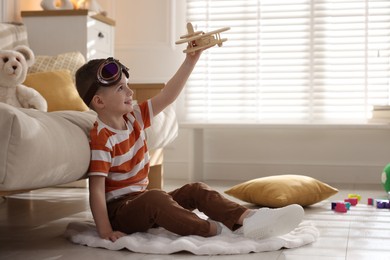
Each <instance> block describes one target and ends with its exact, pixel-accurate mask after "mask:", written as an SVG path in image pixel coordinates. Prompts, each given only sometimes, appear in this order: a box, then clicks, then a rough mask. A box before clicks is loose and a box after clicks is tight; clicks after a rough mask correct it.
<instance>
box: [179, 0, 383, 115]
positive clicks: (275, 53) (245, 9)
mask: <svg viewBox="0 0 390 260" xmlns="http://www.w3.org/2000/svg"><path fill="white" fill-rule="evenodd" d="M187 17H188V21H189V22H192V24H193V25H194V26H195V30H202V31H205V32H207V31H211V30H215V29H218V28H221V27H226V26H229V27H231V29H230V30H229V31H227V32H224V33H222V36H223V37H226V38H228V41H227V42H226V43H224V46H223V47H222V48H218V47H213V48H211V49H209V50H207V51H206V52H204V53H203V55H202V58H201V60H200V61H199V63H198V65H197V67H196V68H195V70H194V72H193V74H192V75H191V77H190V79H189V81H188V84H187V87H186V89H185V95H184V111H185V112H184V118H183V120H184V121H189V122H203V123H207V122H218V121H228V122H242V121H247V122H255V123H262V122H264V123H267V122H282V123H283V122H297V123H335V122H354V123H356V122H365V121H366V119H367V118H369V117H370V111H371V109H372V106H373V105H376V104H381V105H383V104H388V103H389V93H390V83H389V76H390V75H389V74H390V73H389V72H390V65H389V61H390V57H389V53H390V1H388V0H384V1H379V0H377V1H376V0H187Z"/></svg>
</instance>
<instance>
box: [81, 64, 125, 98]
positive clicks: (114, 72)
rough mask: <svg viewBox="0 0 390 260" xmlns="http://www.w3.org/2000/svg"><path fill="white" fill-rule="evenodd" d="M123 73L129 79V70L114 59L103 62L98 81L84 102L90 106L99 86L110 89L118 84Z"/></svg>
mask: <svg viewBox="0 0 390 260" xmlns="http://www.w3.org/2000/svg"><path fill="white" fill-rule="evenodd" d="M122 72H123V73H124V74H125V76H126V78H129V68H127V67H126V66H125V65H123V64H122V63H120V62H119V60H116V59H114V58H113V57H110V58H107V59H106V60H105V61H103V62H102V63H101V64H100V65H99V68H98V70H97V73H96V80H95V81H94V82H92V84H91V86H90V87H89V89H88V91H87V93H86V94H85V95H84V98H83V100H84V102H85V103H86V104H87V105H89V103H90V102H91V100H92V98H93V96H94V95H95V93H96V91H97V90H98V88H99V86H102V87H109V86H112V85H115V84H117V83H118V82H119V81H121V79H122Z"/></svg>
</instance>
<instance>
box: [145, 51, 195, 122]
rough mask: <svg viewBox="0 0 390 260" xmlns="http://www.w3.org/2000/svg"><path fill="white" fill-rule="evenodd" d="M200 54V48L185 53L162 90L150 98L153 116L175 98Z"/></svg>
mask: <svg viewBox="0 0 390 260" xmlns="http://www.w3.org/2000/svg"><path fill="white" fill-rule="evenodd" d="M201 54H202V51H201V50H200V51H197V52H195V53H194V54H187V56H186V58H185V60H184V62H183V63H182V65H181V66H180V68H179V69H178V70H177V72H176V73H175V75H173V77H172V78H171V79H170V80H169V81H168V82H167V84H166V85H165V87H164V88H163V90H162V91H161V92H160V93H159V94H157V95H156V96H154V97H153V98H152V99H151V102H152V107H153V115H154V116H156V115H157V114H158V113H160V112H161V111H163V110H164V109H165V108H166V107H167V106H168V105H170V104H171V103H172V102H173V101H175V100H176V98H177V97H178V96H179V94H180V92H181V91H182V89H183V88H184V86H185V84H186V82H187V80H188V78H189V76H190V75H191V73H192V71H193V69H194V68H195V65H196V63H197V62H198V60H199V58H200V55H201Z"/></svg>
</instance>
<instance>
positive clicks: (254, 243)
mask: <svg viewBox="0 0 390 260" xmlns="http://www.w3.org/2000/svg"><path fill="white" fill-rule="evenodd" d="M65 236H66V237H67V238H68V239H69V240H70V241H72V242H73V243H76V244H81V245H86V246H90V247H100V248H106V249H109V250H121V249H128V250H130V251H132V252H136V253H146V254H172V253H176V252H180V251H187V252H191V253H193V254H195V255H228V254H229V255H232V254H247V253H251V252H254V253H257V252H264V251H275V250H279V249H281V248H296V247H300V246H303V245H306V244H309V243H312V242H314V241H316V239H317V237H318V236H319V232H318V230H317V228H315V227H314V226H313V225H312V224H311V223H309V222H302V223H301V224H300V225H299V227H297V228H296V229H295V230H293V231H292V232H290V233H289V234H286V235H283V236H279V237H273V238H268V239H263V240H253V239H248V238H245V237H243V236H240V235H236V234H234V233H232V232H226V231H225V232H223V233H222V234H221V235H218V236H215V237H209V238H204V237H200V236H178V235H176V234H173V233H171V232H169V231H167V230H165V229H163V228H154V229H150V230H149V231H148V232H147V233H134V234H131V235H127V236H125V237H122V238H120V239H118V240H117V241H115V242H111V241H108V240H104V239H101V238H100V237H99V236H98V234H97V231H96V227H95V224H94V223H93V222H72V223H70V224H69V225H68V227H67V229H66V232H65Z"/></svg>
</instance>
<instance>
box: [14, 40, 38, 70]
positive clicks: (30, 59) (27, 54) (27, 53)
mask: <svg viewBox="0 0 390 260" xmlns="http://www.w3.org/2000/svg"><path fill="white" fill-rule="evenodd" d="M14 51H17V52H20V53H21V54H22V55H23V56H24V58H25V59H26V62H27V65H28V66H29V67H30V66H31V65H33V64H34V62H35V55H34V52H33V51H32V50H31V49H30V48H29V47H28V46H26V45H19V46H16V47H15V48H14Z"/></svg>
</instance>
